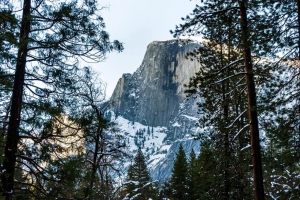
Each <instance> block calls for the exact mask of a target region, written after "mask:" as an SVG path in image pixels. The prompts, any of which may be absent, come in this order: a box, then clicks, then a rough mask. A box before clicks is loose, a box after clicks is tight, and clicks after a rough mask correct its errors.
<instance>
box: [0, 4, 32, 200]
mask: <svg viewBox="0 0 300 200" xmlns="http://www.w3.org/2000/svg"><path fill="white" fill-rule="evenodd" d="M30 8H31V0H24V5H23V16H22V21H21V29H20V40H19V43H20V44H19V50H18V57H17V65H16V71H15V77H14V87H13V92H12V103H11V110H10V117H9V124H8V130H7V136H6V142H5V150H4V157H5V159H4V161H3V169H2V172H3V173H2V174H1V181H2V188H1V192H2V195H3V196H5V198H6V200H11V199H12V193H13V188H14V174H15V165H16V153H17V150H18V142H19V127H20V115H21V109H22V98H23V88H24V77H25V67H26V57H27V51H28V50H27V46H28V38H29V32H30Z"/></svg>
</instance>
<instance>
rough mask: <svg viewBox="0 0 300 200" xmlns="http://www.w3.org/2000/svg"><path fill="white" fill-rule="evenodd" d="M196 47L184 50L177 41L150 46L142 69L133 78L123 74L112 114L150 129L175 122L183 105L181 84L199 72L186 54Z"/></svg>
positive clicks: (114, 95) (196, 64)
mask: <svg viewBox="0 0 300 200" xmlns="http://www.w3.org/2000/svg"><path fill="white" fill-rule="evenodd" d="M198 45H199V44H198V43H196V42H195V43H190V44H188V45H184V46H183V45H181V44H180V43H179V42H178V41H177V40H170V41H165V42H159V41H155V42H152V43H151V44H149V45H148V47H147V51H146V54H145V57H144V59H143V62H142V64H141V66H140V67H139V68H138V69H137V71H136V72H135V73H134V74H132V75H131V74H124V75H123V76H122V78H120V80H119V82H118V84H117V86H116V88H115V90H114V92H113V95H112V98H111V101H112V102H113V105H114V107H115V113H116V114H117V115H122V116H123V117H125V118H126V119H129V120H131V121H136V122H140V123H142V124H144V125H149V126H169V124H170V123H172V122H174V119H175V118H176V117H177V116H178V114H179V112H180V110H181V109H182V108H181V106H182V105H181V104H182V103H183V102H184V101H185V94H184V89H185V88H184V84H187V83H188V81H189V78H190V77H192V76H193V75H194V74H195V73H196V72H197V71H198V69H199V63H197V62H196V61H191V60H188V59H186V58H185V54H186V53H187V52H189V51H192V50H194V49H195V47H197V46H198ZM196 110H197V109H194V110H190V112H189V114H191V112H192V114H196ZM174 123H175V122H174Z"/></svg>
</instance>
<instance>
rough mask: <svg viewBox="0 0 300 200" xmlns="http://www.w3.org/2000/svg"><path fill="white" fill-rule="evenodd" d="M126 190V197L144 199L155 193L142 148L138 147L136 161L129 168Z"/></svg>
mask: <svg viewBox="0 0 300 200" xmlns="http://www.w3.org/2000/svg"><path fill="white" fill-rule="evenodd" d="M124 190H125V193H126V196H125V198H124V199H136V200H144V199H149V198H152V197H153V196H154V194H155V192H154V189H153V186H152V179H151V177H150V173H149V171H148V169H147V165H146V161H145V157H144V155H143V152H142V150H141V148H139V149H138V151H137V154H136V156H135V158H134V162H133V164H132V165H131V166H130V167H129V169H128V173H127V182H126V186H125V188H124Z"/></svg>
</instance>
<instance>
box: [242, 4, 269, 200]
mask: <svg viewBox="0 0 300 200" xmlns="http://www.w3.org/2000/svg"><path fill="white" fill-rule="evenodd" d="M239 3H240V15H241V27H242V45H243V49H244V63H245V71H246V73H247V74H246V81H247V93H248V94H247V95H248V112H249V120H250V138H251V154H252V165H253V176H254V189H255V191H254V197H255V199H256V200H263V199H264V186H263V175H262V164H261V153H260V141H259V129H258V119H257V105H256V92H255V83H254V73H253V66H252V59H251V50H250V44H249V30H248V26H247V10H246V6H247V3H248V2H247V0H242V1H239Z"/></svg>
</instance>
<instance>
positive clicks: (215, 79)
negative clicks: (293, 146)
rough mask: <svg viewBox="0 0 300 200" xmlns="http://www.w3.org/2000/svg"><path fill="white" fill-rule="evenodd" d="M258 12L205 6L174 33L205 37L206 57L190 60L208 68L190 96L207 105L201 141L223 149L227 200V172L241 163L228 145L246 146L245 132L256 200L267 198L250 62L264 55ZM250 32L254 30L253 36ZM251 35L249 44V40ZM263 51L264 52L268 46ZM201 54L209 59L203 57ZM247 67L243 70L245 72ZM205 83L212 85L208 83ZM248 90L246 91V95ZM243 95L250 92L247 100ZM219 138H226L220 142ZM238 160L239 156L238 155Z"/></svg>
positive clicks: (251, 6)
mask: <svg viewBox="0 0 300 200" xmlns="http://www.w3.org/2000/svg"><path fill="white" fill-rule="evenodd" d="M253 10H255V12H253ZM260 10H263V6H262V1H227V2H224V1H214V0H207V1H204V2H203V4H202V5H201V6H197V7H196V8H195V9H194V10H193V13H192V14H191V16H187V17H186V18H183V20H184V21H185V23H184V24H183V25H180V26H177V27H176V30H175V32H174V37H177V36H179V35H188V36H194V35H201V36H202V37H203V39H204V41H203V42H202V44H203V46H204V47H205V46H206V47H207V49H206V50H205V51H203V47H200V48H199V49H200V51H197V50H195V51H194V52H191V53H190V54H189V55H188V56H190V55H191V56H193V57H196V58H198V59H199V61H200V63H201V66H203V64H204V65H206V67H205V69H200V72H199V73H197V74H196V76H195V77H194V78H192V79H191V82H190V85H189V86H190V90H188V92H190V93H197V92H199V93H197V94H200V95H199V96H200V97H201V98H204V100H201V102H199V105H200V112H201V113H203V117H202V119H203V120H201V121H200V122H199V124H200V126H202V127H204V129H202V130H205V132H206V133H205V132H203V135H210V136H209V137H210V139H212V141H213V140H216V138H215V137H217V138H218V142H219V144H218V145H216V147H221V146H222V147H223V151H220V153H223V154H224V156H223V160H222V162H221V163H223V165H224V166H223V170H224V173H222V174H223V176H224V182H223V184H222V185H221V186H222V190H223V194H222V196H223V197H222V198H223V199H231V198H232V197H231V196H230V195H232V194H233V192H232V191H231V190H232V189H233V188H232V187H231V186H233V184H231V183H230V181H231V180H234V179H232V178H230V176H232V175H231V174H230V173H231V172H230V171H229V169H230V167H231V166H230V165H232V166H234V163H238V162H235V161H234V160H230V159H232V156H231V152H232V149H233V148H236V144H230V143H229V141H230V138H234V139H236V137H238V138H239V142H238V145H241V144H243V143H244V142H243V143H240V141H241V140H240V137H245V134H241V133H245V132H246V131H245V126H250V127H251V128H250V133H251V134H250V135H251V138H250V139H251V147H252V148H251V151H252V155H253V156H252V158H253V159H252V163H253V166H254V167H253V172H254V187H255V198H256V199H263V198H264V197H263V196H264V194H263V193H264V192H263V191H264V189H263V185H262V183H263V182H262V180H263V179H262V169H261V156H260V144H259V131H258V130H259V129H258V117H257V104H256V87H255V84H256V83H255V79H254V70H253V64H252V61H253V59H252V57H251V56H252V54H251V50H253V52H255V53H257V56H259V55H260V52H259V49H258V48H256V46H257V45H259V43H260V42H261V38H262V37H261V35H260V34H259V33H261V32H263V31H264V29H261V28H258V27H260V26H262V25H264V24H263V23H262V22H261V21H259V20H256V19H258V18H261V17H262V16H261V15H262V14H261V13H263V11H262V12H259V11H260ZM249 21H251V22H253V23H252V24H251V26H248V23H249ZM252 28H256V29H255V30H253V29H252ZM250 33H251V42H250V39H249V37H250V35H249V34H250ZM205 39H206V40H205ZM206 43H207V44H208V45H206ZM213 44H214V45H213ZM261 45H262V46H265V43H262V44H261ZM212 47H213V48H212ZM203 52H205V53H204V54H203ZM197 55H200V56H197ZM256 66H257V68H255V69H256V71H255V72H257V73H258V74H259V73H261V72H263V70H260V69H259V68H260V65H256ZM244 67H245V69H243V68H244ZM257 69H258V70H257ZM207 79H210V82H208V81H207ZM202 81H204V82H202ZM208 84H209V85H208ZM245 87H246V88H247V90H245ZM203 88H204V90H203ZM208 88H209V89H208ZM209 90H211V91H209ZM245 91H247V93H246V94H245ZM206 92H207V93H208V94H206ZM215 94H217V96H218V97H217V98H216V99H208V97H210V96H214V95H215ZM203 95H204V96H203ZM205 95H206V96H205ZM245 97H246V99H247V100H246V99H245ZM210 100H212V101H210ZM245 100H246V101H245ZM236 102H237V103H236ZM205 104H210V105H209V106H211V108H210V112H208V113H207V112H205V111H206V110H205V109H203V108H207V107H208V106H206V105H205ZM245 106H248V118H249V121H251V123H249V121H248V122H247V121H243V120H245V119H247V118H246V117H245V115H244V113H245V112H244V108H245ZM214 107H215V108H214ZM234 115H235V116H236V117H234ZM205 119H208V120H205ZM211 119H216V120H211ZM210 122H212V123H213V125H212V124H210ZM245 122H246V123H245ZM201 123H203V124H201ZM241 125H242V126H241ZM212 132H214V133H217V134H214V137H211V134H210V133H212ZM207 133H208V134H207ZM221 136H223V138H222V139H221ZM220 142H222V143H220ZM238 151H239V150H238ZM239 154H241V153H240V152H239ZM244 177H245V176H244ZM240 188H241V187H240ZM219 198H221V197H219Z"/></svg>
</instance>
